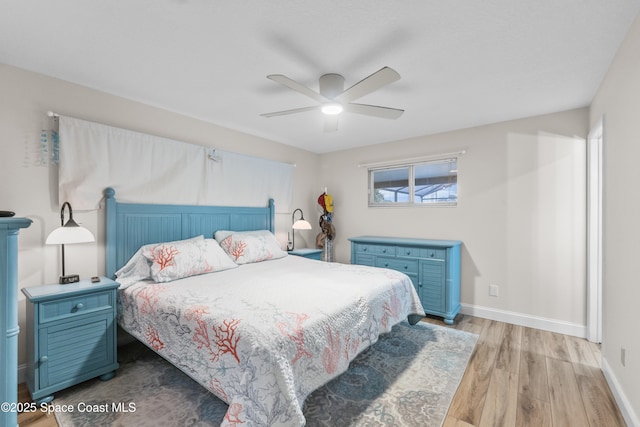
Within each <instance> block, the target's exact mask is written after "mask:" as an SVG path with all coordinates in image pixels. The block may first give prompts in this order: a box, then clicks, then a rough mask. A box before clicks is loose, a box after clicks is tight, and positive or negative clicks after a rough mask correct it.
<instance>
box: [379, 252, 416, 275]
mask: <svg viewBox="0 0 640 427" xmlns="http://www.w3.org/2000/svg"><path fill="white" fill-rule="evenodd" d="M376 267H382V268H390V269H392V270H396V271H401V272H403V273H412V274H418V261H417V260H414V259H398V258H386V257H382V256H381V257H377V258H376Z"/></svg>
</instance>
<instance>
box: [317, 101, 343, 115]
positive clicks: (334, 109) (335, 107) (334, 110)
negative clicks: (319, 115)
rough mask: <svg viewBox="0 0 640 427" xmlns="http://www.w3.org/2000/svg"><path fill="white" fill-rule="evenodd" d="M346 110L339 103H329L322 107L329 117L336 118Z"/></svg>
mask: <svg viewBox="0 0 640 427" xmlns="http://www.w3.org/2000/svg"><path fill="white" fill-rule="evenodd" d="M343 110H344V108H343V107H342V105H341V104H339V103H337V102H327V103H326V104H324V105H323V106H322V112H323V113H324V114H326V115H329V116H335V115H337V114H340V113H342V111H343Z"/></svg>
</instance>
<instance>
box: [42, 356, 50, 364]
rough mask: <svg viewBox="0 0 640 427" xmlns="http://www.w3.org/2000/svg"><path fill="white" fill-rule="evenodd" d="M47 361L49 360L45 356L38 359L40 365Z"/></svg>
mask: <svg viewBox="0 0 640 427" xmlns="http://www.w3.org/2000/svg"><path fill="white" fill-rule="evenodd" d="M47 360H49V358H48V357H47V356H42V357H41V358H40V363H45V362H46V361H47Z"/></svg>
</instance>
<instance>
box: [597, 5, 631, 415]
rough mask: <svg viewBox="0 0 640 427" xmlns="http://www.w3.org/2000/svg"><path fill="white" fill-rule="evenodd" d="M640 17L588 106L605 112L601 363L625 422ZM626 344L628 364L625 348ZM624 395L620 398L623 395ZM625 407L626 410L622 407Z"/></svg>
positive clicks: (628, 403)
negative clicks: (617, 396)
mask: <svg viewBox="0 0 640 427" xmlns="http://www.w3.org/2000/svg"><path fill="white" fill-rule="evenodd" d="M638 52H640V17H638V18H636V20H635V22H634V24H633V26H632V27H631V30H630V32H629V34H628V35H627V37H626V39H625V41H624V43H623V44H622V46H621V47H620V50H619V51H618V53H617V55H616V57H615V59H614V61H613V62H612V64H611V66H610V67H609V71H608V72H607V75H606V77H605V78H604V80H603V82H602V84H601V86H600V89H599V90H598V92H597V94H596V96H595V98H594V100H593V103H592V105H591V110H590V123H591V125H592V126H593V125H595V123H596V122H597V121H598V120H599V119H600V118H601V117H604V155H603V158H604V164H603V169H604V209H603V211H604V212H603V216H604V226H603V228H604V231H603V237H604V266H603V267H604V268H603V270H604V277H603V300H604V304H603V331H602V335H603V343H602V354H603V369H605V373H606V374H607V375H608V379H609V380H610V383H611V384H612V388H613V389H614V391H616V392H617V393H619V398H620V399H621V400H622V401H623V402H625V405H623V406H624V408H623V410H625V411H626V417H627V422H628V423H629V424H630V425H636V426H640V418H639V417H640V338H639V337H640V335H639V334H638V326H637V325H636V324H635V321H636V319H637V313H638V303H639V302H640V280H639V279H638V268H637V266H638V264H637V262H638V256H639V254H640V251H639V250H638V242H639V241H640V239H639V238H638V237H639V236H640V192H639V191H638V189H637V185H638V183H640V168H639V167H638V159H639V158H640V121H639V118H640V55H639V54H638ZM623 348H624V349H625V350H626V363H625V365H626V366H623V365H622V361H621V350H622V349H623ZM619 401H620V400H619ZM623 412H624V411H623Z"/></svg>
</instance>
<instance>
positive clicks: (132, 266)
mask: <svg viewBox="0 0 640 427" xmlns="http://www.w3.org/2000/svg"><path fill="white" fill-rule="evenodd" d="M147 279H151V263H150V262H149V260H148V259H146V258H145V257H144V256H143V255H142V248H140V249H138V251H137V252H136V253H135V254H134V255H133V256H132V257H131V258H130V259H129V261H128V262H127V263H126V264H125V265H124V267H122V268H121V269H120V270H118V271H116V281H117V282H118V283H120V285H121V286H123V287H125V288H126V287H127V286H129V285H132V284H133V283H136V282H139V281H141V280H147Z"/></svg>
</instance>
